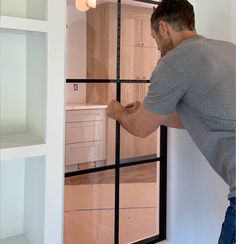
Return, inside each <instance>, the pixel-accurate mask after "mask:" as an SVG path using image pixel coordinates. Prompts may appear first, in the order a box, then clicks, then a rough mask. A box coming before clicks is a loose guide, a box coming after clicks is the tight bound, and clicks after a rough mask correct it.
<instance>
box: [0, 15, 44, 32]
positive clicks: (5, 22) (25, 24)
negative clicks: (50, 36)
mask: <svg viewBox="0 0 236 244" xmlns="http://www.w3.org/2000/svg"><path fill="white" fill-rule="evenodd" d="M0 28H3V29H12V30H24V31H37V32H46V33H47V32H48V22H47V21H43V20H33V19H24V18H17V17H9V16H1V17H0Z"/></svg>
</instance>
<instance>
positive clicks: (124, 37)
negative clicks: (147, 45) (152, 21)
mask: <svg viewBox="0 0 236 244" xmlns="http://www.w3.org/2000/svg"><path fill="white" fill-rule="evenodd" d="M141 29H142V25H141V21H140V20H137V19H135V18H133V17H127V16H123V18H122V19H121V45H128V46H141V41H142V40H141Z"/></svg>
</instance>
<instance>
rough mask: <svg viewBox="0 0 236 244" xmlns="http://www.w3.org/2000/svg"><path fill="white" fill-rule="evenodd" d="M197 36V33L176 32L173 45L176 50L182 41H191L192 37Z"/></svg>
mask: <svg viewBox="0 0 236 244" xmlns="http://www.w3.org/2000/svg"><path fill="white" fill-rule="evenodd" d="M195 36H197V32H196V31H181V32H175V34H174V36H173V40H172V41H173V44H174V48H175V47H177V46H178V45H179V44H180V43H181V42H182V41H185V40H187V39H190V38H192V37H195Z"/></svg>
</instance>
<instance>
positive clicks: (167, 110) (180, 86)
mask: <svg viewBox="0 0 236 244" xmlns="http://www.w3.org/2000/svg"><path fill="white" fill-rule="evenodd" d="M181 77H182V75H181V73H180V72H178V71H176V70H174V69H173V68H171V67H170V66H169V65H168V63H165V62H164V61H159V63H158V64H157V67H156V68H155V70H154V71H153V73H152V77H151V80H150V82H151V84H150V86H149V91H148V94H147V96H146V97H145V98H144V107H145V108H146V109H148V110H149V111H151V112H153V113H157V114H161V115H169V114H171V113H173V112H175V111H176V105H177V104H178V102H179V101H180V100H181V98H182V97H183V96H184V93H185V88H184V81H183V79H182V78H181Z"/></svg>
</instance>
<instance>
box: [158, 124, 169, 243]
mask: <svg viewBox="0 0 236 244" xmlns="http://www.w3.org/2000/svg"><path fill="white" fill-rule="evenodd" d="M160 157H161V161H160V206H159V213H160V217H159V226H160V238H161V239H163V240H164V239H166V212H167V211H166V204H167V127H164V126H161V138H160Z"/></svg>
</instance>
